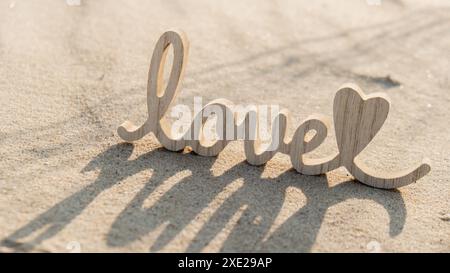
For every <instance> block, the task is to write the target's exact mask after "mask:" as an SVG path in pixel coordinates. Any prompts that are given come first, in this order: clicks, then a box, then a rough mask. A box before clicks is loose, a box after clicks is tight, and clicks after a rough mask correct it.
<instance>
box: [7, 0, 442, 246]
mask: <svg viewBox="0 0 450 273" xmlns="http://www.w3.org/2000/svg"><path fill="white" fill-rule="evenodd" d="M72 2H74V1H72ZM376 2H377V1H365V0H351V1H331V0H330V1H323V0H322V1H256V0H255V1H175V0H170V1H169V0H164V1H125V0H123V1H116V0H115V1H107V0H96V1H88V0H81V5H80V6H69V5H67V3H66V2H65V1H63V0H61V1H55V0H40V1H20V0H16V1H10V0H2V1H0V75H1V76H0V119H1V122H0V129H1V130H0V156H1V157H0V241H1V243H0V251H5V252H11V251H52V252H53V251H55V252H68V251H82V252H91V251H94V252H97V251H108V252H109V251H113V252H116V251H144V252H146V251H213V252H214V251H272V252H299V251H301V252H310V251H312V252H332V251H362V252H370V251H386V252H392V251H395V252H397V251H401V252H411V251H421V252H422V251H433V252H435V251H436V252H449V251H450V179H449V177H448V171H449V164H450V156H449V151H450V149H449V148H450V144H449V140H450V137H449V135H450V127H449V126H448V125H449V122H448V120H449V106H450V93H449V92H450V77H449V76H450V75H449V67H450V50H449V49H450V2H449V1H444V0H443V1H419V0H417V1H413V0H411V1H405V0H395V1H394V0H391V1H388V0H381V3H380V5H369V3H376ZM171 28H177V29H182V30H184V31H185V32H186V33H187V35H188V38H189V40H190V42H191V48H190V57H189V63H188V65H187V68H186V76H185V79H184V82H183V90H182V92H181V95H180V97H179V98H178V102H179V103H185V104H187V105H189V106H192V105H193V97H194V96H202V97H203V100H204V102H207V101H209V100H212V99H215V98H220V97H223V98H226V99H229V100H232V101H234V102H235V103H241V104H248V103H257V104H267V103H271V104H280V105H281V106H283V107H286V108H288V109H289V110H290V111H291V118H292V119H291V124H292V125H293V127H296V126H298V125H299V124H300V122H301V120H303V119H304V118H306V117H307V116H308V115H310V114H313V113H322V114H326V115H329V116H331V115H332V104H333V97H334V93H335V92H336V91H337V89H338V88H339V87H340V86H341V85H342V84H344V83H346V82H354V83H356V84H359V85H360V86H361V87H362V88H363V90H364V91H365V92H366V93H369V94H370V93H373V92H379V91H382V92H385V93H387V94H388V96H389V97H390V99H391V107H392V108H391V111H390V114H389V117H388V120H387V121H386V124H385V125H384V126H383V128H382V130H381V131H380V133H379V134H378V135H377V137H376V138H375V140H374V141H373V142H372V143H371V144H370V146H369V147H368V148H367V149H366V150H365V151H364V154H363V155H362V158H363V159H364V161H365V162H366V163H367V164H369V165H370V166H372V167H373V168H374V169H378V170H398V169H403V168H407V167H411V166H414V165H415V164H417V163H418V162H420V161H421V159H422V157H429V158H430V159H431V164H432V171H431V173H430V174H429V175H427V176H425V177H424V178H423V179H421V180H419V181H418V182H417V183H415V184H412V185H409V186H407V187H404V188H401V189H399V190H394V191H385V190H377V189H372V188H369V187H366V186H364V185H362V184H360V183H357V182H354V181H352V177H351V176H349V175H348V174H347V172H346V171H345V170H344V169H338V170H336V171H333V172H330V173H328V174H327V175H323V176H312V177H311V176H303V175H300V174H297V173H295V172H294V171H292V170H290V167H291V165H290V162H289V159H288V158H287V157H286V156H276V157H275V158H274V159H273V160H271V161H270V162H269V163H268V164H267V165H266V166H264V167H253V166H249V165H248V164H246V163H245V162H243V160H244V155H243V148H242V143H233V144H231V145H229V146H228V147H227V148H226V150H225V151H224V152H222V153H221V154H220V156H219V157H218V158H204V157H199V156H195V155H192V154H181V153H171V152H167V151H165V150H163V149H161V148H160V145H159V144H158V142H157V140H156V139H155V138H154V137H152V136H148V137H146V138H144V139H143V140H140V141H138V142H136V143H134V145H130V144H124V143H122V141H121V139H120V138H119V137H118V136H117V133H116V128H117V126H118V125H120V124H121V123H122V122H123V121H125V120H126V119H130V120H132V121H135V122H136V123H140V122H143V121H144V120H145V118H146V115H147V114H146V107H147V106H146V91H145V88H146V81H147V71H148V66H149V62H150V57H151V54H152V51H153V46H154V44H155V43H156V41H157V39H158V38H159V35H160V34H161V33H163V32H164V31H166V30H168V29H171ZM292 132H293V131H292V128H291V130H290V133H291V134H292ZM335 150H336V144H335V142H334V132H333V131H332V132H330V136H329V137H328V138H327V141H326V143H325V144H324V145H323V147H321V148H320V149H319V151H317V153H315V154H314V155H312V156H320V155H325V154H329V153H331V152H333V151H335Z"/></svg>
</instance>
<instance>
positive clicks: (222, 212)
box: [0, 144, 406, 252]
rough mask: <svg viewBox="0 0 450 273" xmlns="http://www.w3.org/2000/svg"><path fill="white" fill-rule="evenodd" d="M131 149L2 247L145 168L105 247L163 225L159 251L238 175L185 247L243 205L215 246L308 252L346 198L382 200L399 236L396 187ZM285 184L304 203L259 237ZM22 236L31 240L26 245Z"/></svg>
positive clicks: (64, 220)
mask: <svg viewBox="0 0 450 273" xmlns="http://www.w3.org/2000/svg"><path fill="white" fill-rule="evenodd" d="M132 152H133V145H131V144H118V145H114V146H112V147H110V148H109V149H107V150H106V151H105V152H103V153H101V154H99V155H98V156H96V157H95V158H94V159H93V160H92V161H91V162H90V163H89V164H88V165H87V166H86V167H85V168H84V169H83V172H85V171H91V170H95V169H100V174H99V175H98V177H97V179H96V180H95V181H94V182H93V183H91V184H90V185H88V186H86V187H85V188H83V189H81V190H80V191H78V192H76V193H74V194H73V195H71V196H69V197H68V198H66V199H64V200H62V201H61V202H59V203H58V204H56V205H55V206H53V207H52V208H50V209H49V210H47V211H46V212H44V213H42V214H41V215H39V216H38V217H36V218H35V219H34V220H32V221H31V222H30V223H28V224H27V225H25V226H23V227H21V228H20V229H18V230H17V231H15V232H14V233H13V234H11V235H9V236H8V237H6V238H4V239H3V240H2V241H1V243H0V245H2V246H6V247H8V248H10V249H12V250H13V251H18V252H26V251H31V250H39V247H40V244H41V243H42V242H44V241H45V240H47V239H50V238H52V237H54V236H56V235H57V234H58V233H59V232H60V231H61V230H63V229H64V228H65V227H66V226H67V225H68V224H70V223H71V222H72V221H73V219H75V218H76V217H77V216H78V215H80V214H81V213H82V212H83V211H84V209H85V208H86V207H87V206H88V205H89V204H90V203H91V202H92V201H93V200H95V198H96V197H97V196H98V195H99V194H100V193H102V192H104V191H106V190H108V189H109V188H110V187H112V186H113V185H115V184H117V183H120V182H121V181H123V180H124V179H126V178H127V177H129V176H132V175H134V174H137V173H139V172H141V171H143V170H145V169H151V170H152V175H151V177H150V179H149V181H148V182H147V183H146V185H145V186H144V187H143V189H142V190H140V191H139V192H138V193H137V194H136V195H135V197H134V198H133V199H132V201H131V202H130V203H129V204H127V205H126V207H125V208H124V210H123V211H122V212H121V213H120V214H119V215H118V216H117V218H116V219H115V221H114V223H113V224H112V226H111V228H110V230H109V232H108V234H107V236H106V238H105V239H106V242H107V244H108V245H109V246H111V247H119V246H125V245H127V244H130V243H132V242H134V241H136V240H140V239H141V238H142V237H143V236H145V235H147V234H148V233H149V232H151V231H154V230H155V229H157V228H159V227H161V225H163V224H164V225H166V226H165V227H164V229H163V230H162V232H161V233H160V234H159V235H158V237H157V239H156V240H155V242H154V243H153V244H152V245H151V246H150V251H158V250H161V249H162V248H163V247H165V246H166V245H167V244H169V243H170V242H171V241H172V240H173V239H174V238H175V237H176V236H177V235H179V234H180V232H182V231H183V230H184V229H185V228H186V226H187V225H188V224H189V223H191V222H192V221H195V220H196V219H197V217H198V216H199V215H200V214H201V213H202V211H203V210H204V209H205V208H207V207H208V206H209V205H210V204H211V202H213V201H214V200H215V199H216V198H218V195H219V194H220V193H221V192H223V190H224V188H225V187H226V186H227V185H229V184H230V183H232V182H234V181H236V180H237V179H239V180H241V181H242V185H241V187H239V188H238V189H237V190H236V191H234V192H232V193H231V195H230V196H228V197H227V198H225V200H223V202H221V203H220V206H219V207H218V209H217V210H215V211H214V213H213V214H212V216H211V217H210V218H209V219H208V220H207V221H206V223H205V224H204V225H203V226H202V227H201V229H200V231H199V232H198V233H197V235H196V236H195V238H194V239H193V240H192V241H191V242H189V246H188V249H187V251H200V250H202V249H203V248H204V247H205V246H206V245H208V244H209V243H210V242H211V241H212V240H213V239H214V238H215V236H216V235H217V234H218V233H219V232H220V231H221V230H222V229H223V228H224V227H225V225H226V224H227V223H228V222H229V220H230V219H231V217H232V216H233V215H235V214H236V212H237V211H238V210H240V208H242V207H245V210H243V211H242V213H241V215H240V217H239V219H238V221H237V224H236V225H235V226H234V227H233V228H232V229H231V232H230V233H229V235H228V236H227V237H226V239H225V242H224V243H223V245H222V246H221V249H220V250H221V251H250V252H252V251H283V252H285V251H305V252H307V251H310V250H311V247H312V245H313V243H314V242H315V240H316V237H317V234H318V231H319V229H320V226H321V224H322V221H323V219H324V216H325V213H326V210H327V209H328V208H329V207H330V206H333V205H335V204H338V203H340V202H343V201H345V200H347V199H349V198H353V199H354V198H356V199H367V200H373V201H375V202H377V203H379V204H381V205H382V206H383V207H384V208H385V209H386V211H387V212H388V213H389V217H390V224H389V230H390V235H391V236H396V235H398V234H400V232H401V231H402V229H403V226H404V223H405V218H406V208H405V204H404V202H403V198H402V196H401V194H400V193H399V192H398V191H385V190H377V189H372V188H369V187H366V186H363V185H361V184H359V183H355V182H353V181H346V182H343V183H340V184H338V185H336V186H333V187H329V185H328V181H327V179H326V177H325V176H304V175H301V174H298V173H296V172H295V171H287V172H285V173H283V174H281V175H280V176H278V177H274V178H263V177H262V172H263V170H264V167H253V166H249V165H248V164H247V163H245V162H241V163H239V164H237V165H235V166H233V167H231V168H230V169H228V170H227V171H225V173H223V174H221V175H218V176H215V175H213V173H212V172H211V168H212V165H213V164H214V162H215V158H211V157H201V156H196V155H193V154H180V153H173V152H169V151H166V150H164V149H156V150H152V151H150V152H148V153H146V154H144V155H141V156H139V157H138V158H136V159H133V160H129V157H130V156H131V154H132ZM186 170H188V171H190V174H188V175H184V176H182V177H181V178H180V180H179V181H176V182H175V183H173V185H171V187H169V189H168V190H167V191H165V192H164V193H163V194H162V196H159V198H158V199H157V200H156V201H155V202H153V204H152V205H150V206H149V207H145V206H144V202H145V200H147V199H148V197H149V195H150V194H152V193H153V192H154V191H155V189H156V188H157V187H158V186H159V185H162V184H163V183H164V182H166V181H167V180H168V179H169V178H171V177H173V176H175V175H176V174H178V173H180V172H182V171H186ZM172 179H173V178H172ZM287 187H295V188H297V189H299V190H300V191H301V192H302V193H303V194H304V195H305V196H306V205H305V206H303V207H302V208H300V209H299V210H298V211H297V212H295V213H294V214H293V215H292V216H291V217H289V218H288V219H287V220H286V221H285V222H284V223H283V224H281V226H279V227H278V228H277V229H276V230H275V231H274V232H273V233H272V234H271V235H270V236H269V237H268V238H265V237H267V236H266V235H267V233H268V232H269V230H270V228H271V226H272V224H273V223H274V221H275V219H276V217H277V215H278V214H279V212H280V210H281V208H282V206H283V203H284V201H285V192H286V189H287ZM27 237H34V239H28V240H27V241H26V242H24V240H26V239H25V238H27Z"/></svg>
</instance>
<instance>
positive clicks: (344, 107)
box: [117, 31, 430, 189]
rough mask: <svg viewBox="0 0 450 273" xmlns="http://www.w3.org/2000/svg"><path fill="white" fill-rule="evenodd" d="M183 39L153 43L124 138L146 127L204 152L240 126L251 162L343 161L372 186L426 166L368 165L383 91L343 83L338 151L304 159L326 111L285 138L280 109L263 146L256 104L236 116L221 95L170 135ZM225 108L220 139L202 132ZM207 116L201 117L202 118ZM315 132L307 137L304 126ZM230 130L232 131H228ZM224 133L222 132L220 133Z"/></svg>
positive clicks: (304, 165) (390, 184)
mask: <svg viewBox="0 0 450 273" xmlns="http://www.w3.org/2000/svg"><path fill="white" fill-rule="evenodd" d="M170 45H172V48H173V62H172V69H171V72H170V76H169V79H168V81H167V84H166V87H165V88H163V84H164V81H163V75H164V66H165V60H166V56H167V53H168V50H169V46H170ZM188 46H189V45H188V41H187V39H186V37H185V35H184V34H183V33H181V32H176V31H168V32H165V33H164V34H163V35H162V36H161V37H160V38H159V40H158V42H157V43H156V46H155V49H154V51H153V56H152V60H151V64H150V69H149V74H148V84H147V108H148V118H147V120H146V122H145V123H144V124H143V125H142V126H140V127H138V126H136V125H134V124H133V123H131V122H130V121H126V122H124V123H123V124H122V125H121V126H120V127H119V128H118V130H117V131H118V134H119V136H120V137H121V138H122V139H124V140H125V141H135V140H138V139H140V138H142V137H143V136H145V135H146V134H148V133H150V132H151V133H153V134H154V135H155V136H156V137H157V139H158V140H159V142H160V143H161V144H162V146H164V147H165V148H166V149H168V150H171V151H180V150H183V149H184V148H185V147H187V146H189V147H191V148H192V150H193V151H194V152H195V153H197V154H199V155H203V156H216V155H218V154H219V153H220V152H221V151H222V150H223V149H224V148H225V147H226V146H227V144H228V143H229V142H230V141H232V140H238V139H239V137H238V132H244V133H243V134H244V136H243V139H244V150H245V156H246V159H247V161H248V162H249V163H250V164H252V165H262V164H264V163H266V162H267V161H269V160H270V159H271V158H272V157H273V156H274V155H275V154H276V153H278V152H280V153H283V154H287V155H289V157H290V160H291V163H292V165H293V167H294V168H295V169H296V170H297V171H298V172H299V173H302V174H306V175H318V174H323V173H326V172H329V171H331V170H334V169H336V168H339V167H341V166H344V167H345V168H346V169H347V170H348V171H349V172H350V173H351V174H352V175H353V176H354V177H355V178H356V180H358V181H360V182H362V183H364V184H366V185H369V186H372V187H376V188H383V189H392V188H398V187H401V186H405V185H408V184H410V183H413V182H415V181H416V180H418V179H420V178H422V177H423V176H424V175H426V174H427V173H428V172H429V171H430V165H429V164H427V163H426V161H427V160H424V162H423V163H422V164H420V165H419V166H418V167H416V168H412V169H410V170H405V171H402V172H398V173H378V172H376V171H374V170H371V169H370V168H369V167H368V166H366V165H365V164H364V163H363V162H362V161H361V160H359V158H358V155H359V154H360V153H361V152H362V151H363V150H364V148H365V147H366V146H367V145H368V144H369V143H370V141H371V140H372V139H373V137H374V136H375V135H376V134H377V133H378V131H379V130H380V129H381V127H382V125H383V124H384V122H385V120H386V118H387V115H388V112H389V101H388V99H387V98H386V97H385V95H384V94H372V95H365V94H364V93H363V92H362V91H361V90H360V88H359V87H357V86H356V85H352V84H347V85H344V86H343V87H341V88H340V89H339V90H338V91H337V93H336V95H335V97H334V105H333V120H334V128H335V132H336V141H337V146H338V151H339V152H338V153H336V154H332V155H329V156H327V157H325V158H321V159H309V158H306V157H304V154H306V153H309V152H311V151H313V150H314V149H316V148H317V147H318V146H319V145H321V144H322V142H323V141H324V140H325V137H326V136H327V133H328V130H329V128H330V122H329V119H328V118H327V117H324V116H321V115H312V116H310V117H308V118H307V119H306V120H305V121H303V122H302V124H301V125H300V126H299V127H298V128H297V129H296V130H295V133H294V136H293V137H292V139H291V140H290V141H288V140H287V139H286V126H287V117H288V111H287V110H285V109H283V110H280V111H279V113H278V114H277V115H276V117H275V118H274V121H273V126H272V128H275V129H276V130H275V129H274V130H272V134H271V135H272V139H271V141H272V144H273V143H276V145H270V147H271V149H265V148H264V147H263V145H262V144H261V141H259V139H258V136H257V135H258V134H257V133H256V131H257V127H258V124H257V122H252V121H254V118H252V117H255V116H257V115H258V112H257V110H250V111H249V112H247V113H246V115H245V118H243V119H241V121H239V119H238V118H237V117H236V112H235V111H233V109H234V107H233V104H232V103H231V102H230V101H228V100H225V99H217V100H214V101H211V102H210V103H208V104H207V105H205V106H204V107H203V108H202V109H201V110H200V111H199V112H198V113H197V114H196V115H195V116H194V120H193V122H192V124H191V126H190V127H189V128H188V130H186V132H185V133H183V134H182V135H175V134H174V133H173V132H172V130H171V124H170V123H169V122H168V121H167V119H165V118H164V117H165V114H166V112H167V111H168V109H169V107H170V105H171V104H172V102H173V101H174V100H175V98H176V96H177V93H178V91H179V87H180V82H181V79H182V77H183V73H184V67H185V65H186V62H187V55H188ZM212 107H215V108H216V109H217V108H218V109H221V112H222V113H224V114H223V115H222V117H221V118H220V119H216V128H217V131H218V134H219V136H221V137H219V139H217V140H215V141H210V140H207V139H205V138H204V137H202V135H203V134H202V130H203V127H204V125H205V122H207V120H208V113H209V112H211V108H212ZM205 117H206V118H205ZM311 131H313V132H315V134H314V136H313V137H312V138H307V137H306V136H307V134H308V132H311ZM230 132H232V134H231V137H230ZM225 135H227V137H225Z"/></svg>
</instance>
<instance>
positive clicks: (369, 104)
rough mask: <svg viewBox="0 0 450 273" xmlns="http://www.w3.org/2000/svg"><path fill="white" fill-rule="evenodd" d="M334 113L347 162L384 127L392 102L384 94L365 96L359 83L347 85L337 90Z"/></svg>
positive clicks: (338, 140)
mask: <svg viewBox="0 0 450 273" xmlns="http://www.w3.org/2000/svg"><path fill="white" fill-rule="evenodd" d="M333 113H334V127H335V130H336V140H337V144H338V148H339V153H340V154H341V156H342V157H344V158H341V160H342V161H341V162H342V163H344V165H347V164H345V163H350V162H347V161H350V160H351V161H353V158H355V157H356V156H357V155H358V154H359V153H360V152H361V151H362V150H364V148H365V147H366V146H367V145H368V144H369V142H370V141H371V140H372V139H373V137H374V136H375V135H376V134H377V133H378V131H379V130H380V128H381V126H383V124H384V121H385V120H386V118H387V115H388V113H389V101H388V99H387V98H386V97H385V96H384V95H383V94H373V95H370V96H366V95H364V93H363V92H362V91H361V90H360V89H359V88H358V87H357V86H356V85H346V86H345V87H342V88H340V89H339V91H338V92H337V93H336V96H335V98H334V106H333ZM344 155H345V156H344Z"/></svg>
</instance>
